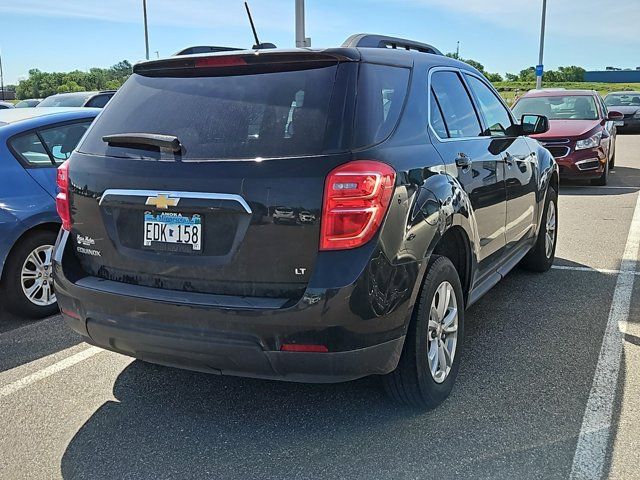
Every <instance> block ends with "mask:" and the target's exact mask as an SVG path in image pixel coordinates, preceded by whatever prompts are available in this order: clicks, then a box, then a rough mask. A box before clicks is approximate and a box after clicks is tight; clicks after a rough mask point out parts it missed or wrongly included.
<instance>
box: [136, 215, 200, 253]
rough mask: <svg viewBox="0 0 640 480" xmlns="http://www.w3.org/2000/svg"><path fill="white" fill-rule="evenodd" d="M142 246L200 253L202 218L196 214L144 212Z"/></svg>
mask: <svg viewBox="0 0 640 480" xmlns="http://www.w3.org/2000/svg"><path fill="white" fill-rule="evenodd" d="M142 244H143V246H145V247H150V248H153V249H154V250H164V251H172V252H186V253H188V252H200V251H201V249H202V218H201V217H200V215H198V214H194V215H186V214H182V213H174V212H171V213H169V212H162V213H159V212H144V228H143V239H142Z"/></svg>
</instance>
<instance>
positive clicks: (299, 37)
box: [296, 0, 311, 48]
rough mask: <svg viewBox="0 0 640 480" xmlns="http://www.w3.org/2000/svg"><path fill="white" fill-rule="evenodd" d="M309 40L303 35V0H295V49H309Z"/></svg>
mask: <svg viewBox="0 0 640 480" xmlns="http://www.w3.org/2000/svg"><path fill="white" fill-rule="evenodd" d="M310 46H311V39H310V38H308V37H306V36H305V33H304V0H296V48H309V47H310Z"/></svg>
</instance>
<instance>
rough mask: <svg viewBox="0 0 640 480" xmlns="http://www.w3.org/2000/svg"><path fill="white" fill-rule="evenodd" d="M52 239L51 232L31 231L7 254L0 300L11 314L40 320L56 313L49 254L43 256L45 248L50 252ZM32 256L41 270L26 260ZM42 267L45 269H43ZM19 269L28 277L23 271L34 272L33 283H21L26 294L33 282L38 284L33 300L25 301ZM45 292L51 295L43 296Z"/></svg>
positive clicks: (27, 299)
mask: <svg viewBox="0 0 640 480" xmlns="http://www.w3.org/2000/svg"><path fill="white" fill-rule="evenodd" d="M56 237H57V235H56V234H55V233H54V232H49V231H45V230H41V231H34V232H32V233H29V234H27V235H26V236H24V237H22V238H21V239H20V240H19V241H18V243H16V245H14V247H13V249H12V250H11V252H10V253H9V258H8V259H7V262H6V263H5V267H4V272H3V276H2V282H1V283H0V291H1V292H2V294H1V295H0V297H3V298H4V299H5V300H4V304H5V307H6V309H7V310H9V311H10V312H11V313H13V314H15V315H19V316H21V317H27V318H43V317H48V316H50V315H53V314H55V313H57V312H58V305H57V303H56V302H55V293H53V283H52V281H51V276H50V275H51V262H50V259H51V254H49V255H47V250H48V249H49V247H50V248H51V250H50V252H51V251H52V250H53V245H55V243H56ZM32 253H34V254H35V255H37V256H38V258H39V259H40V260H41V262H42V266H41V267H39V266H37V265H36V264H35V263H34V261H32V260H29V261H27V258H28V257H29V255H31V254H32ZM32 258H33V257H32ZM47 258H49V265H46V259H47ZM45 267H47V268H46V269H45ZM23 269H25V275H28V272H26V271H27V270H28V271H33V272H34V273H33V275H34V280H30V279H26V280H25V289H27V291H28V290H29V288H30V287H32V286H34V285H35V283H36V281H38V282H41V283H42V286H41V287H36V288H35V290H34V292H33V293H34V300H33V301H32V300H30V299H29V297H28V296H27V294H26V293H25V290H24V289H23V278H22V274H23ZM38 272H41V277H40V279H39V280H36V279H35V276H36V275H37V273H38ZM45 283H46V286H45ZM49 289H50V291H51V295H47V292H48V291H49ZM50 302H52V303H50Z"/></svg>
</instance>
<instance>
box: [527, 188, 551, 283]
mask: <svg viewBox="0 0 640 480" xmlns="http://www.w3.org/2000/svg"><path fill="white" fill-rule="evenodd" d="M550 205H552V206H550ZM549 212H553V213H552V214H553V218H554V220H551V221H550V218H549ZM551 223H553V231H551V230H550V227H551ZM548 233H549V234H550V235H551V237H552V238H551V248H550V249H547V246H548V244H547V234H548ZM557 243H558V193H557V192H556V191H555V189H554V188H553V187H551V186H550V187H549V189H548V190H547V198H546V200H545V204H544V212H543V214H542V221H541V225H540V231H539V232H538V238H537V240H536V243H535V245H534V246H533V247H532V248H531V250H530V251H529V253H528V254H527V256H526V257H524V259H523V260H522V266H523V267H524V268H526V269H527V270H531V271H533V272H540V273H542V272H546V271H547V270H549V269H550V268H551V265H553V260H554V258H555V255H556V245H557Z"/></svg>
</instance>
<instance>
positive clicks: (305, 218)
mask: <svg viewBox="0 0 640 480" xmlns="http://www.w3.org/2000/svg"><path fill="white" fill-rule="evenodd" d="M298 220H299V221H300V223H313V222H315V221H316V216H315V215H314V214H313V213H311V212H308V211H307V210H303V211H301V212H300V213H299V214H298Z"/></svg>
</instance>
